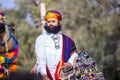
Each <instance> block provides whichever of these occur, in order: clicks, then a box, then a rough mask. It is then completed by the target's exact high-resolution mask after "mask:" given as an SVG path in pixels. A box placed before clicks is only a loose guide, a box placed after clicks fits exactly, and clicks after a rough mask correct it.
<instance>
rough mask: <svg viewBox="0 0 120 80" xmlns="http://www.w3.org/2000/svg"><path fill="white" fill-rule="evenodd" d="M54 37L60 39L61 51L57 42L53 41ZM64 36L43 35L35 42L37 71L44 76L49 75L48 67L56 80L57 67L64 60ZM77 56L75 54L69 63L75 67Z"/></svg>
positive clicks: (59, 34)
mask: <svg viewBox="0 0 120 80" xmlns="http://www.w3.org/2000/svg"><path fill="white" fill-rule="evenodd" d="M52 36H57V37H59V41H58V42H59V49H56V48H55V41H54V40H53V39H52ZM62 43H63V41H62V34H61V33H58V34H42V35H40V36H38V38H37V39H36V42H35V53H36V59H37V64H38V67H37V71H38V72H40V73H41V74H42V75H43V74H47V72H46V65H47V67H48V68H49V70H50V72H51V74H52V77H53V79H54V73H55V70H56V66H57V64H58V63H59V61H60V60H61V59H62V46H63V45H62ZM76 56H77V54H73V55H72V57H71V58H70V59H69V62H70V63H71V64H72V65H73V60H74V57H76Z"/></svg>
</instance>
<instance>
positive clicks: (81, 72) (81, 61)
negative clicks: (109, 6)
mask: <svg viewBox="0 0 120 80" xmlns="http://www.w3.org/2000/svg"><path fill="white" fill-rule="evenodd" d="M74 71H75V72H74V73H75V77H76V79H77V80H105V78H104V75H103V72H102V70H101V69H100V67H99V66H98V65H97V64H96V62H95V61H94V60H93V59H92V57H91V56H89V55H88V54H87V52H84V51H83V52H80V53H79V54H78V58H76V60H75V65H74Z"/></svg>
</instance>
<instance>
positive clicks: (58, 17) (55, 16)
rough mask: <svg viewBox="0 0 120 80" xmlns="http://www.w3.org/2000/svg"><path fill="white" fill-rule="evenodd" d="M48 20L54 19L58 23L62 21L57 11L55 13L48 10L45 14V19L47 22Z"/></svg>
mask: <svg viewBox="0 0 120 80" xmlns="http://www.w3.org/2000/svg"><path fill="white" fill-rule="evenodd" d="M49 18H56V19H58V20H59V21H61V20H62V15H61V14H60V13H59V12H58V11H56V10H49V11H48V12H47V13H46V16H45V19H46V20H47V19H49Z"/></svg>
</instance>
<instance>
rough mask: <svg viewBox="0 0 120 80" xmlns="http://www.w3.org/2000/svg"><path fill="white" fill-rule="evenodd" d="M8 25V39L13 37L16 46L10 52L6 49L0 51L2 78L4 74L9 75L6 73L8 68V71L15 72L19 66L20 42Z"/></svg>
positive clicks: (0, 76)
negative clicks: (17, 62) (17, 63)
mask: <svg viewBox="0 0 120 80" xmlns="http://www.w3.org/2000/svg"><path fill="white" fill-rule="evenodd" d="M6 27H7V29H8V31H9V33H10V34H9V37H8V39H7V41H8V42H9V40H10V39H11V38H13V40H14V48H13V49H12V50H10V51H8V52H6V51H5V52H1V53H0V78H3V77H4V76H6V75H7V74H6V71H7V70H8V72H14V71H16V68H17V65H16V61H17V57H18V49H19V44H18V41H17V39H16V38H15V37H14V36H13V34H12V32H11V31H10V29H9V27H8V26H6ZM3 44H5V43H3Z"/></svg>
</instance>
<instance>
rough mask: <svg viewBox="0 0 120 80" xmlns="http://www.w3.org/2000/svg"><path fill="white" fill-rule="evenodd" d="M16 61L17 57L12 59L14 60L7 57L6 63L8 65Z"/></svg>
mask: <svg viewBox="0 0 120 80" xmlns="http://www.w3.org/2000/svg"><path fill="white" fill-rule="evenodd" d="M15 59H16V57H15V56H14V57H12V58H10V59H9V58H8V57H7V56H5V63H7V64H11V63H12V62H13V60H15Z"/></svg>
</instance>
